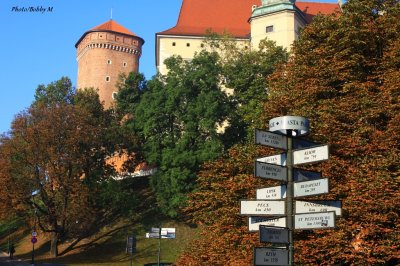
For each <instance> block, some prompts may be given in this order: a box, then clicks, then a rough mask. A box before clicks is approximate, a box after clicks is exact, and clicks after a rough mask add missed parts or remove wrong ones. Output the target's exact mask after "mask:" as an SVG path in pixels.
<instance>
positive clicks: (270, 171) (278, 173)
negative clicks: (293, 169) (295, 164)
mask: <svg viewBox="0 0 400 266" xmlns="http://www.w3.org/2000/svg"><path fill="white" fill-rule="evenodd" d="M254 176H256V177H262V178H267V179H275V180H280V181H287V168H286V167H283V166H279V165H275V164H269V163H262V162H257V161H255V163H254Z"/></svg>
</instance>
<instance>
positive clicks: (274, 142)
mask: <svg viewBox="0 0 400 266" xmlns="http://www.w3.org/2000/svg"><path fill="white" fill-rule="evenodd" d="M254 139H255V144H260V145H263V146H268V147H272V148H277V149H283V150H286V149H287V138H286V136H284V135H280V134H276V133H272V132H269V131H264V130H260V129H256V130H255V136H254Z"/></svg>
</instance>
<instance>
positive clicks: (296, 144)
mask: <svg viewBox="0 0 400 266" xmlns="http://www.w3.org/2000/svg"><path fill="white" fill-rule="evenodd" d="M315 146H321V144H319V143H315V142H312V141H309V140H305V139H298V138H294V139H293V149H295V150H297V149H305V148H311V147H315Z"/></svg>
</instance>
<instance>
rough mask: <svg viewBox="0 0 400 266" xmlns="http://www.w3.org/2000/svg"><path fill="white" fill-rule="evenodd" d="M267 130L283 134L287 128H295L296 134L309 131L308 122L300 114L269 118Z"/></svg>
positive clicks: (303, 133)
mask: <svg viewBox="0 0 400 266" xmlns="http://www.w3.org/2000/svg"><path fill="white" fill-rule="evenodd" d="M269 130H270V131H272V132H280V133H283V134H286V133H287V131H288V130H295V131H296V133H297V136H303V135H306V134H307V133H308V131H309V122H308V119H307V118H305V117H301V116H280V117H275V118H273V119H271V120H269Z"/></svg>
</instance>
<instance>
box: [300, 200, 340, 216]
mask: <svg viewBox="0 0 400 266" xmlns="http://www.w3.org/2000/svg"><path fill="white" fill-rule="evenodd" d="M295 208H296V213H313V212H329V211H334V212H335V213H336V216H341V215H342V202H341V201H339V200H313V201H300V200H296V201H295Z"/></svg>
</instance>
